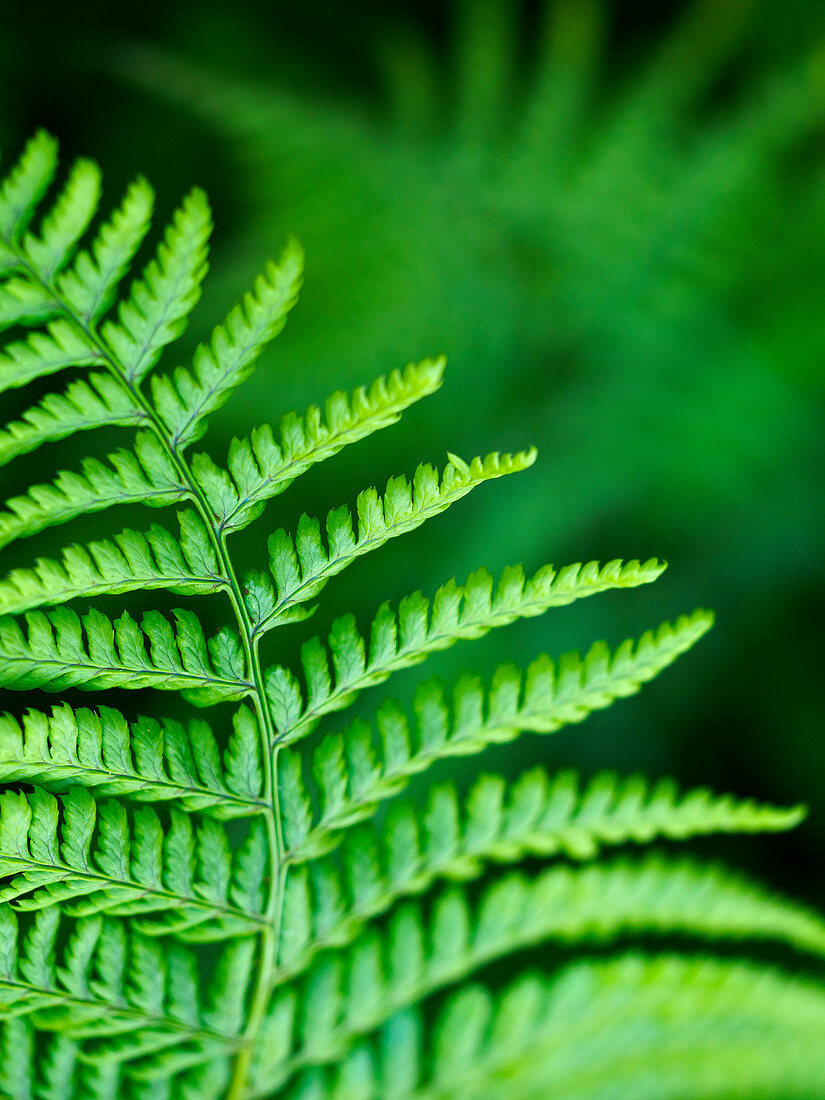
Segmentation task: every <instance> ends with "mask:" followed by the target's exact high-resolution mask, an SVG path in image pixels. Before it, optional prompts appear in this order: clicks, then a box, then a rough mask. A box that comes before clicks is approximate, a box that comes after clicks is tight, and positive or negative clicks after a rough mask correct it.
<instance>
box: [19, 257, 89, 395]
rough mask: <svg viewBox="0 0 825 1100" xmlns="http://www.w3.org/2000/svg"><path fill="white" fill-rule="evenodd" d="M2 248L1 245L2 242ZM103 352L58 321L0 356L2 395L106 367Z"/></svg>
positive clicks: (65, 322)
mask: <svg viewBox="0 0 825 1100" xmlns="http://www.w3.org/2000/svg"><path fill="white" fill-rule="evenodd" d="M0 248H2V241H0ZM105 364H106V357H105V354H104V351H103V349H102V348H100V347H99V346H98V345H97V344H95V343H94V341H93V340H92V339H91V338H90V337H88V336H87V335H86V334H85V333H84V332H82V331H78V329H77V328H76V327H75V326H74V325H71V324H70V323H69V322H68V321H65V320H58V321H53V322H52V323H51V324H49V325H47V326H46V327H45V329H43V330H42V331H38V332H33V333H32V334H31V335H30V336H29V337H28V339H27V340H19V341H16V342H15V343H13V344H8V345H7V346H6V347H5V348H3V350H2V352H0V393H3V392H4V391H5V390H9V389H14V388H16V387H19V386H25V385H28V383H29V382H33V381H34V380H35V379H37V378H44V377H46V376H48V375H51V374H57V373H58V372H59V371H62V370H66V369H67V368H69V367H87V366H105Z"/></svg>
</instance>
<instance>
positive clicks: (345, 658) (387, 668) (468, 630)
mask: <svg viewBox="0 0 825 1100" xmlns="http://www.w3.org/2000/svg"><path fill="white" fill-rule="evenodd" d="M661 570H662V566H661V565H660V564H659V563H658V562H648V563H647V564H646V565H644V566H640V565H639V563H638V562H629V563H628V564H627V565H626V566H623V565H622V563H621V562H609V563H608V564H607V565H606V566H604V567H603V568H602V569H600V568H599V566H598V564H597V563H596V562H591V563H590V564H589V565H587V566H585V567H583V568H582V567H581V566H580V565H575V566H569V567H568V568H567V569H564V570H562V571H561V572H560V573H556V572H555V570H553V569H552V568H551V567H550V566H547V567H545V568H544V569H542V570H540V571H539V572H538V573H537V574H536V575H535V576H534V577H532V578H530V580H527V579H526V578H525V576H524V573H523V571H522V570H521V568H512V567H511V568H509V569H507V570H505V571H504V572H503V573H502V575H501V578H500V579H499V582H498V585H496V586H495V589H494V582H493V578H492V576H491V575H490V574H489V573H488V572H487V571H486V570H484V569H482V570H478V571H477V572H476V573H473V574H471V575H470V576H469V577H468V578H467V580H466V582H465V583H464V584H463V585H457V584H456V583H455V581H451V582H450V583H448V584H446V585H444V586H443V587H442V588H440V589H439V590H438V591H437V592H436V594H435V597H434V599H433V601H432V608H430V603H429V601H428V600H426V599H425V598H424V597H423V596H422V595H421V594H420V593H415V594H414V595H412V596H408V597H406V598H405V599H404V600H402V601H401V603H400V604H399V608H398V612H397V614H396V612H394V611H392V610H391V609H390V607H389V605H388V604H385V605H384V606H383V607H382V608H381V609H380V610H379V611H378V614H377V615H376V616H375V618H374V620H373V622H372V624H371V627H370V640H369V647H368V646H367V644H366V642H365V641H364V639H363V637H362V636H361V634H359V632H358V630H357V628H356V626H355V622H354V620H353V618H352V617H351V616H346V617H344V618H341V619H338V620H336V622H335V623H333V626H332V630H331V632H330V635H329V643H328V645H329V648H328V650H327V648H326V647H324V645H323V643H322V642H321V641H320V639H318V638H314V639H312V640H311V641H309V642H307V643H306V644H305V645H304V646H303V647H302V650H301V661H302V664H303V671H304V678H305V680H306V685H307V686H306V697H304V693H303V692H302V691H301V689H300V686H299V685H298V682H297V680H296V678H295V677H294V676H293V675H292V674H291V673H290V672H288V671H287V670H286V669H283V668H275V669H272V670H270V671H269V673H268V674H267V691H268V694H269V699H270V704H271V707H272V713H273V718H274V721H275V725H276V727H277V730H278V741H279V743H281V744H288V743H289V742H291V741H295V740H297V739H298V738H300V737H304V736H306V734H307V733H309V732H311V730H312V729H313V727H314V725H315V724H316V723H317V720H318V719H319V718H320V717H322V716H323V715H324V714H329V713H331V712H333V711H336V710H341V709H342V708H343V707H346V706H348V705H349V704H350V703H351V702H352V700H353V698H354V697H355V695H356V694H357V693H358V692H360V691H362V690H363V689H364V688H367V687H371V686H372V685H374V684H380V683H382V682H383V681H384V680H386V679H387V678H388V677H389V676H390V675H392V673H393V672H396V671H398V670H399V669H402V668H408V667H410V666H411V665H416V664H419V663H420V662H421V661H423V660H425V659H426V657H427V656H429V654H431V653H436V652H438V651H439V650H443V649H448V648H449V647H450V646H452V645H454V644H455V643H456V642H458V641H462V640H468V639H473V638H480V637H482V636H483V635H484V634H486V633H487V632H488V631H490V630H492V629H493V628H495V627H499V626H507V625H508V624H510V623H512V622H515V621H516V619H519V618H526V617H531V616H534V615H541V614H543V613H544V612H545V611H547V609H548V608H550V607H558V606H561V605H563V604H568V603H572V602H573V601H574V600H576V599H580V598H582V597H584V596H590V595H593V594H595V593H597V592H602V591H605V590H606V589H609V588H620V587H625V586H627V585H634V584H639V583H644V582H645V581H647V580H653V579H655V577H656V576H658V575H659V573H660V572H661ZM710 622H711V620H710V618H709V616H708V615H707V613H706V612H702V613H699V612H697V613H696V615H695V616H694V617H693V618H692V619H691V620H685V621H684V622H680V623H679V624H677V628H676V630H677V632H679V633H684V634H685V635H687V637H689V641H687V644H688V645H691V644H692V643H693V642H694V641H695V640H696V638H697V637H699V636H700V635H701V634H702V633H704V631H705V630H707V629H708V627H709V626H710ZM697 632H698V633H697ZM676 644H677V646H678V642H677V643H676ZM604 656H605V657H606V653H605V654H604Z"/></svg>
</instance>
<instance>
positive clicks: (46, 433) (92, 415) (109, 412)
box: [0, 374, 147, 466]
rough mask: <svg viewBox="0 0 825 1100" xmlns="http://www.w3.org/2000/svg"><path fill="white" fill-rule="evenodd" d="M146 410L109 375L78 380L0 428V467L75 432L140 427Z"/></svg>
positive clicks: (143, 423) (143, 421)
mask: <svg viewBox="0 0 825 1100" xmlns="http://www.w3.org/2000/svg"><path fill="white" fill-rule="evenodd" d="M146 423H147V418H146V413H145V412H144V411H143V409H142V408H141V407H140V406H139V405H138V404H137V403H136V402H135V401H134V400H133V399H132V398H131V397H130V395H129V394H128V393H127V392H126V391H125V390H124V389H123V387H122V386H121V385H120V384H119V383H118V382H117V381H116V380H115V379H114V378H112V377H111V375H108V374H92V375H91V376H90V377H89V379H88V381H86V380H83V379H76V380H75V381H74V382H72V383H71V384H70V385H69V386H68V387H67V388H66V391H65V392H64V393H62V394H58V393H50V394H47V395H46V396H45V397H44V398H43V400H42V401H40V402H38V404H36V405H33V406H32V407H31V408H30V409H27V410H26V411H25V412H24V413H23V414H22V416H21V419H20V420H12V421H11V422H10V423H9V424H7V425H6V426H5V427H4V428H2V429H0V466H5V465H6V463H8V462H11V461H12V459H14V458H19V457H20V456H21V455H25V454H28V453H29V452H30V451H35V450H37V448H38V447H40V446H42V444H44V443H52V442H54V441H55V440H58V439H65V438H66V437H67V436H70V435H74V434H75V432H85V431H90V430H91V429H93V428H105V427H141V426H144V425H145V424H146Z"/></svg>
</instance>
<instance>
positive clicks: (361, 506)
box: [248, 455, 652, 634]
mask: <svg viewBox="0 0 825 1100" xmlns="http://www.w3.org/2000/svg"><path fill="white" fill-rule="evenodd" d="M521 468H522V467H521V465H520V464H519V463H518V462H514V463H507V462H506V461H502V460H501V459H500V456H499V455H488V456H487V458H485V459H481V458H475V459H473V461H472V463H470V465H467V463H465V462H462V461H461V460H460V459H459V458H457V457H456V456H455V455H453V456H451V460H450V463H449V465H448V466H447V467H446V468H445V469H444V471H443V473H442V474H441V476H440V477H439V474H438V473H437V471H436V470H434V469H433V467H432V466H430V465H421V466H419V467H418V469H417V470H416V472H415V475H414V476H413V479H412V482H411V483H410V482H408V481H407V479H406V478H404V477H396V478H392V479H391V480H390V481H388V482H387V488H386V491H385V493H384V494H383V496H379V495H378V493H377V492H376V491H375V489H366V490H365V491H364V492H362V493H359V494H358V499H357V501H356V513H357V516H358V524H357V534H356V524H355V521H354V520H353V517H352V514H351V512H350V511H349V509H348V508H346V507H340V508H335V509H333V511H331V512H330V513H329V514H328V516H327V518H326V523H325V527H326V542H327V545H326V546H325V545H324V541H323V539H322V538H321V524H320V521H319V520H317V519H311V518H310V517H309V516H306V515H304V516H302V517H301V521H300V523H299V525H298V531H297V534H296V535H295V537H294V538H293V537H292V536H290V535H288V534H287V532H286V531H283V530H281V531H277V532H276V533H275V534H274V535H273V536H272V537H271V538H270V540H269V557H270V569H271V571H272V575H273V577H274V579H275V585H276V588H277V594H276V592H275V591H273V590H272V588H271V586H270V585H268V582H266V579H265V578H264V579H263V582H259V586H258V588H257V589H256V599H255V603H254V605H253V606H250V608H249V610H250V614H251V615H252V618H253V622H254V625H255V633H256V634H262V633H264V632H265V631H267V630H270V629H272V627H274V626H277V625H278V624H279V623H283V622H289V621H292V620H294V619H295V618H296V616H298V617H303V615H305V612H301V611H300V610H299V609H298V607H297V605H299V604H301V603H303V602H305V601H307V600H311V599H314V598H315V597H316V596H317V595H318V593H319V592H320V591H321V590H322V589H323V588H324V586H325V585H326V583H327V581H328V580H330V579H331V578H332V577H334V576H335V575H336V574H338V573H340V572H342V570H344V569H346V568H347V566H349V565H351V564H352V562H354V561H355V560H356V559H357V558H359V557H361V556H362V555H363V554H368V553H369V552H370V551H371V550H375V549H377V548H378V547H379V546H382V545H383V544H384V543H385V542H387V541H388V539H391V538H397V537H398V536H399V535H403V534H406V533H407V532H408V531H413V530H415V528H416V527H420V526H421V524H422V523H426V521H427V520H428V519H431V518H432V517H433V516H436V515H438V514H439V513H440V512H443V511H445V510H446V509H447V508H449V507H450V505H452V504H454V503H455V502H456V501H457V500H460V499H461V498H462V497H464V496H466V495H467V494H468V493H469V492H471V491H472V490H473V489H475V488H476V487H477V486H478V485H481V484H483V482H485V481H489V480H491V479H492V478H497V477H501V476H503V475H505V474H509V473H512V472H514V471H516V470H519V469H521ZM651 579H652V578H651ZM248 602H249V601H248Z"/></svg>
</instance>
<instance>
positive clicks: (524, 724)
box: [281, 612, 709, 853]
mask: <svg viewBox="0 0 825 1100" xmlns="http://www.w3.org/2000/svg"><path fill="white" fill-rule="evenodd" d="M708 626H709V619H708V617H707V613H706V612H697V613H696V615H695V616H693V617H692V618H687V617H686V618H684V619H681V620H679V621H678V622H677V623H676V624H675V626H674V627H671V626H670V625H669V624H664V625H663V626H662V627H660V628H659V630H658V631H656V632H655V633H654V632H652V631H651V632H648V633H647V634H645V635H643V636H642V638H640V639H639V640H638V642H636V643H635V645H634V643H633V642H632V641H627V642H625V643H624V644H623V645H622V646H620V647H619V648H618V649H617V650H616V652H615V653H610V651H609V650H608V649H607V648H606V646H605V645H604V644H603V643H600V642H599V643H596V645H594V646H593V648H592V649H591V650H590V652H589V653H588V654H587V655H586V656H585V657H583V658H582V657H581V656H580V655H579V654H578V653H568V654H565V656H563V657H562V658H561V660H560V661H559V662H558V665H556V664H555V663H554V662H553V661H552V660H551V659H550V658H549V657H539V658H538V659H537V660H536V661H534V662H533V663H532V664H531V665H530V667H529V668H528V669H527V673H526V675H524V674H522V672H521V671H520V670H519V669H518V668H516V667H515V666H514V665H503V666H502V667H501V668H499V669H498V671H497V672H496V674H495V675H494V677H493V680H492V686H491V687H490V688H489V689H485V688H484V687H483V685H482V683H481V681H480V680H478V679H477V678H473V677H463V678H462V679H461V680H459V681H458V683H457V684H456V685H455V688H454V691H453V698H452V701H450V700H449V699H448V697H447V694H446V692H445V689H444V686H443V684H441V682H440V681H438V680H431V681H427V682H424V683H422V684H421V685H420V687H419V689H418V692H417V694H416V699H415V705H414V711H415V722H414V723H412V722H410V720H409V719H408V718H407V716H406V714H405V713H404V711H403V709H402V708H401V707H399V706H398V705H397V704H395V703H394V702H392V701H391V700H390V701H387V702H385V703H383V704H382V705H381V706H380V707H379V708H378V710H377V711H376V713H375V718H374V721H373V723H369V722H364V721H362V720H356V722H354V723H353V725H352V726H351V727H350V728H349V729H348V730H346V731H345V732H344V733H343V735H342V736H340V737H330V738H327V739H325V740H324V741H322V743H321V744H320V745H319V746H318V748H317V749H316V751H315V754H314V759H313V777H314V781H315V785H316V787H317V790H316V791H315V792H314V793H315V801H316V802H317V804H318V805H319V806H320V812H319V813H318V814H317V815H316V814H314V813H313V811H312V809H311V802H310V798H309V794H308V792H307V790H306V785H305V783H304V780H303V777H302V768H301V763H300V758H299V757H298V756H297V755H293V754H292V753H290V752H289V751H288V750H287V751H285V752H283V753H282V755H281V764H282V767H281V797H282V798H283V799H284V802H285V804H286V805H287V806H288V808H289V815H288V819H287V826H286V829H287V847H288V850H289V851H291V852H297V851H299V850H303V849H305V850H306V851H308V852H315V853H318V852H322V851H324V850H325V848H326V847H327V846H328V845H329V844H330V843H334V842H335V840H334V833H335V831H336V830H340V829H343V828H346V827H347V826H349V825H351V824H353V823H354V822H356V821H360V820H362V819H363V818H365V817H369V816H371V815H372V814H373V813H374V812H375V810H376V808H377V806H378V805H379V804H380V803H381V802H382V801H384V800H386V799H388V798H392V797H393V796H394V795H396V794H398V793H399V791H401V790H403V788H404V787H405V786H406V785H407V783H408V782H409V780H410V779H411V777H412V776H413V775H415V774H417V773H418V772H421V771H424V770H426V769H427V768H428V767H430V766H431V765H432V764H434V763H435V762H436V761H437V760H439V759H442V758H444V757H450V756H463V755H467V754H470V753H475V752H479V751H480V750H481V749H483V748H484V747H486V746H487V745H490V744H501V743H505V742H507V741H512V740H514V739H515V738H516V737H518V735H519V734H520V733H521V732H523V731H524V730H530V731H532V732H534V733H554V732H555V731H556V730H558V729H561V728H562V727H563V726H566V725H568V724H570V723H571V722H581V721H583V720H584V719H585V718H586V717H587V716H588V714H590V713H592V711H594V710H600V709H602V708H604V707H607V706H610V705H611V704H612V703H613V702H615V701H616V699H620V698H625V697H627V696H628V695H633V694H634V693H635V692H637V691H638V690H639V688H640V687H641V685H642V684H643V683H645V682H646V681H648V680H650V679H652V678H653V677H654V676H656V675H658V673H659V672H661V671H662V670H663V669H664V668H666V667H667V666H668V665H669V664H671V663H672V662H673V661H674V660H676V658H677V657H678V656H680V654H681V653H683V652H684V651H685V649H686V648H688V647H689V646H691V645H692V644H693V643H694V641H695V640H696V638H697V637H700V636H701V634H702V633H704V631H705V630H707V628H708ZM373 727H374V728H375V730H376V731H377V741H378V744H377V746H376V743H375V741H376V737H375V734H374V733H373Z"/></svg>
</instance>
